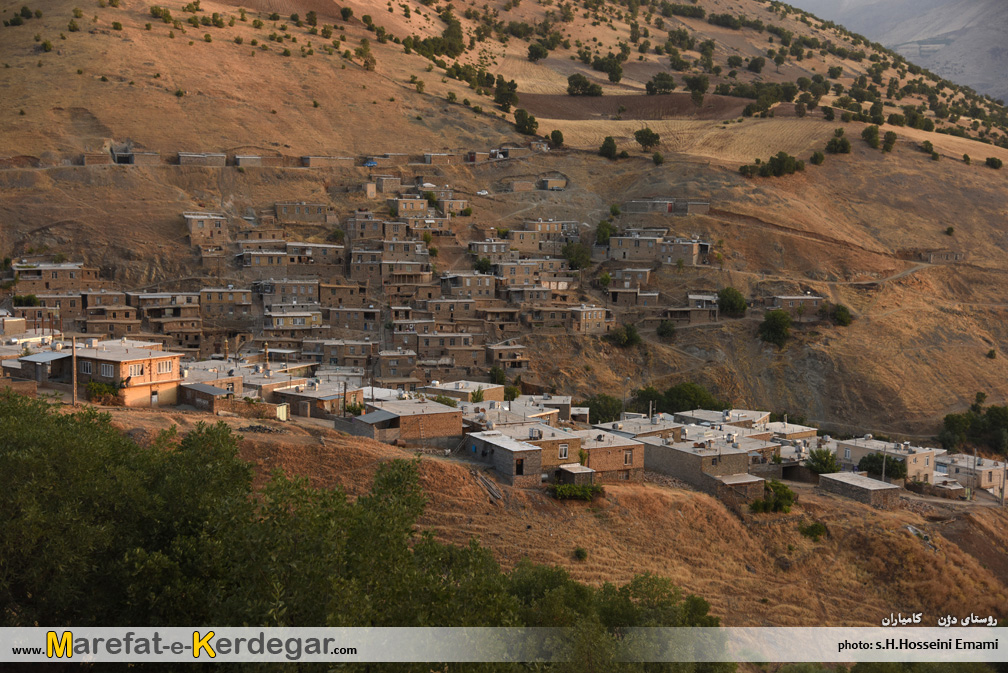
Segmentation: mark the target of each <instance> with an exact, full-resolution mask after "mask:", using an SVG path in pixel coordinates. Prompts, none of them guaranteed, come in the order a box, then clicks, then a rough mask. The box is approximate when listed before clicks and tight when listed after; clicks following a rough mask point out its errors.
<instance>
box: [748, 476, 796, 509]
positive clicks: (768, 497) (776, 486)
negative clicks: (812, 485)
mask: <svg viewBox="0 0 1008 673" xmlns="http://www.w3.org/2000/svg"><path fill="white" fill-rule="evenodd" d="M794 501H795V494H794V491H792V490H791V489H790V488H788V487H787V486H785V485H784V484H782V483H781V482H779V481H777V480H776V479H771V480H769V481H768V482H766V483H765V484H764V486H763V499H762V500H754V501H753V502H752V503H751V504H750V505H749V511H750V512H753V513H756V514H759V513H762V512H767V513H769V512H782V513H784V514H787V513H788V512H790V511H791V505H793V504H794Z"/></svg>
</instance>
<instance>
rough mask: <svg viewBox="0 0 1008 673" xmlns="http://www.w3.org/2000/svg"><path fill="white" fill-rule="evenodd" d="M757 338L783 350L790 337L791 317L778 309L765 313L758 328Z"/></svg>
mask: <svg viewBox="0 0 1008 673" xmlns="http://www.w3.org/2000/svg"><path fill="white" fill-rule="evenodd" d="M759 337H760V339H762V340H763V341H765V342H767V343H771V344H774V345H775V346H777V347H778V348H783V347H784V344H786V343H787V340H788V339H789V338H790V337H791V316H790V315H788V313H787V311H782V310H780V309H777V310H774V311H767V313H766V315H765V316H764V317H763V323H762V324H761V325H760V326H759Z"/></svg>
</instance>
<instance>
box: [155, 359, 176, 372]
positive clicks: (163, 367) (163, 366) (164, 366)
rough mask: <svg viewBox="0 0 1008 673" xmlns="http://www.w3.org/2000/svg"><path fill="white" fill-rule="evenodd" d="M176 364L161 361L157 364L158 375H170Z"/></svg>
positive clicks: (169, 361)
mask: <svg viewBox="0 0 1008 673" xmlns="http://www.w3.org/2000/svg"><path fill="white" fill-rule="evenodd" d="M174 365H175V363H174V362H172V361H171V360H161V361H160V362H158V363H157V371H158V374H169V373H171V371H172V369H173V368H174Z"/></svg>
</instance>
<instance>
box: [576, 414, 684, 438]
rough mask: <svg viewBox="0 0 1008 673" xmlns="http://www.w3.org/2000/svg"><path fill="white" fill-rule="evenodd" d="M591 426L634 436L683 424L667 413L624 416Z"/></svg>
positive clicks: (678, 426) (679, 426)
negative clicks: (635, 416) (632, 416)
mask: <svg viewBox="0 0 1008 673" xmlns="http://www.w3.org/2000/svg"><path fill="white" fill-rule="evenodd" d="M592 427H593V428H598V429H599V430H605V431H606V432H613V433H617V434H624V435H630V436H636V435H639V434H641V433H644V432H656V431H659V430H670V429H672V428H681V427H684V426H683V424H682V423H679V422H677V421H675V420H673V418H672V416H669V415H667V414H655V415H654V416H652V417H651V418H647V417H645V418H624V419H623V420H622V421H612V422H608V423H596V424H595V425H592Z"/></svg>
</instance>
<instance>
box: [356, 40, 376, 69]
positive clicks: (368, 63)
mask: <svg viewBox="0 0 1008 673" xmlns="http://www.w3.org/2000/svg"><path fill="white" fill-rule="evenodd" d="M355 53H356V55H357V58H359V59H360V61H361V65H362V66H364V69H365V70H368V71H370V70H374V69H375V65H377V61H376V60H375V57H374V54H372V53H371V43H370V42H368V39H367V38H366V37H362V38H361V41H360V46H359V47H357V49H356V51H355Z"/></svg>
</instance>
